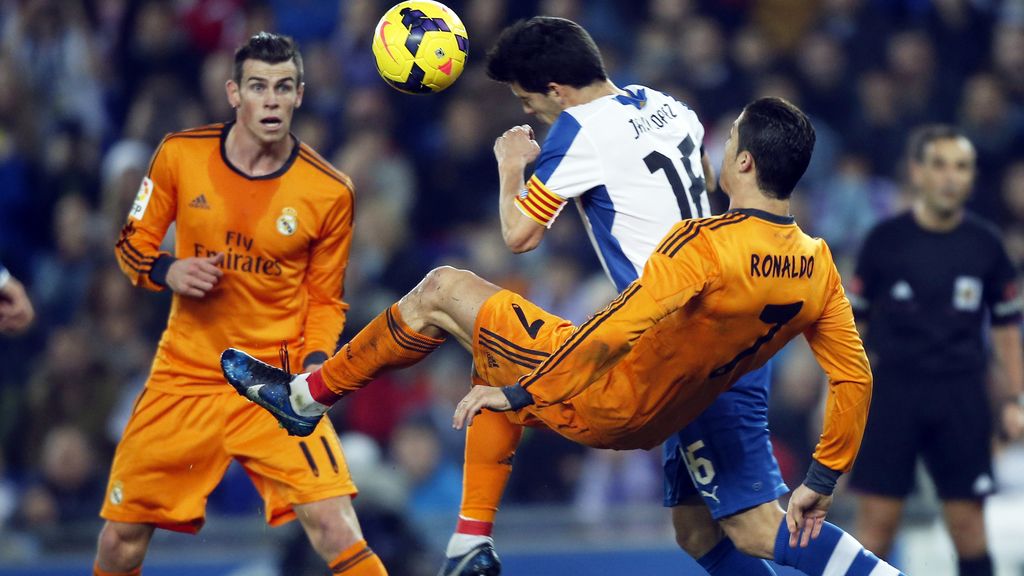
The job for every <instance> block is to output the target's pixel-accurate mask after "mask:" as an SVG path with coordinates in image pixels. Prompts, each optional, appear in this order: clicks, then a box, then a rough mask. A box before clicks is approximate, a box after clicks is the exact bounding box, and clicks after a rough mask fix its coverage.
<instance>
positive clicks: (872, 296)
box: [849, 212, 1021, 375]
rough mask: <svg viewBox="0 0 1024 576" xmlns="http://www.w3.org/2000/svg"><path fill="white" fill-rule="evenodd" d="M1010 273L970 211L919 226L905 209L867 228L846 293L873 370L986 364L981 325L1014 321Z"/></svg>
mask: <svg viewBox="0 0 1024 576" xmlns="http://www.w3.org/2000/svg"><path fill="white" fill-rule="evenodd" d="M1016 278H1017V272H1016V269H1015V268H1014V265H1013V263H1012V262H1011V261H1010V258H1009V256H1008V255H1007V253H1006V250H1005V248H1004V247H1003V243H1002V240H1001V239H1000V237H999V233H998V231H997V230H996V229H995V227H994V226H992V225H991V224H990V223H988V222H987V221H985V220H983V219H981V218H979V217H977V216H975V215H973V214H970V213H967V214H965V216H964V219H963V221H962V222H961V223H960V224H959V225H958V226H957V227H956V228H954V229H953V230H950V231H948V232H932V231H929V230H925V229H924V228H922V227H921V226H920V225H919V224H918V223H917V221H916V220H915V219H914V216H913V214H912V213H909V212H908V213H905V214H902V215H899V216H895V217H893V218H890V219H888V220H884V221H882V222H880V223H879V224H878V225H877V226H875V227H874V228H873V229H872V230H871V232H870V233H869V234H868V237H867V239H866V240H865V241H864V245H863V247H862V248H861V253H860V257H859V259H858V261H857V271H856V275H855V277H854V279H853V281H852V282H851V286H850V291H849V297H850V303H851V304H852V305H853V310H854V314H855V315H856V316H857V319H858V320H866V321H867V323H868V330H867V332H868V333H867V340H866V343H865V344H866V347H867V349H868V351H869V352H870V353H871V359H872V368H873V369H874V370H876V371H896V372H911V373H919V374H920V373H924V374H936V375H948V374H951V373H952V374H955V373H968V372H974V373H979V372H982V371H984V370H985V368H986V364H987V362H986V359H987V356H986V353H985V337H984V335H983V328H984V326H985V325H986V324H985V318H986V315H990V318H991V322H992V324H993V325H999V324H1007V323H1010V322H1020V319H1021V300H1020V297H1019V294H1018V287H1017V281H1016Z"/></svg>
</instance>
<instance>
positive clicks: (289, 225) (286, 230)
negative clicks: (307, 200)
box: [277, 207, 299, 236]
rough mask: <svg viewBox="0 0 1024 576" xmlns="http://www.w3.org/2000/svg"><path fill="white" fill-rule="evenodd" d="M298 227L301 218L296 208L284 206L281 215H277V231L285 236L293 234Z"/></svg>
mask: <svg viewBox="0 0 1024 576" xmlns="http://www.w3.org/2000/svg"><path fill="white" fill-rule="evenodd" d="M298 229H299V218H298V212H296V211H295V208H290V207H285V208H282V209H281V215H280V216H278V217H277V231H278V232H280V233H281V234H283V235H285V236H291V235H292V234H295V231H296V230H298Z"/></svg>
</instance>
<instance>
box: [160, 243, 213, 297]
mask: <svg viewBox="0 0 1024 576" xmlns="http://www.w3.org/2000/svg"><path fill="white" fill-rule="evenodd" d="M223 261H224V254H216V255H214V256H206V257H204V258H196V257H193V258H182V259H180V260H175V261H174V263H173V264H171V266H170V268H168V269H167V286H168V287H169V288H170V289H171V290H173V291H174V293H175V294H181V295H182V296H189V297H191V298H202V297H204V296H206V295H207V294H208V293H209V292H210V290H213V287H214V286H216V285H217V282H219V281H220V279H221V276H223V275H224V271H223V270H221V269H220V268H219V266H220V263H221V262H223Z"/></svg>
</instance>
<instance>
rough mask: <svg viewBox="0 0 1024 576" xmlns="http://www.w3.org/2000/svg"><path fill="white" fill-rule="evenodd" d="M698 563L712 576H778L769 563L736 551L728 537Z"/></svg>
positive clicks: (698, 559)
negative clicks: (736, 575)
mask: <svg viewBox="0 0 1024 576" xmlns="http://www.w3.org/2000/svg"><path fill="white" fill-rule="evenodd" d="M697 563H698V564H700V565H701V566H703V567H704V569H705V570H707V571H708V574H711V576H729V575H731V574H743V575H744V576H747V575H749V576H776V574H775V570H772V567H771V566H770V565H769V564H768V561H766V560H762V559H760V558H754V557H753V556H747V555H746V554H744V553H742V552H740V551H739V550H737V549H736V545H735V544H733V543H732V540H730V539H729V538H728V537H725V538H722V540H721V542H719V543H718V544H716V545H715V547H714V548H712V549H711V550H710V551H709V552H708V553H707V554H705V555H703V556H701V557H700V558H697Z"/></svg>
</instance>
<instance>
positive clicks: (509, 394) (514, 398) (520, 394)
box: [501, 383, 533, 410]
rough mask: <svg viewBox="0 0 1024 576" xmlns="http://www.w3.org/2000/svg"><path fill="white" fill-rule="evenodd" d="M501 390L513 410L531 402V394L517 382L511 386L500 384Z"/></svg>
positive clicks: (524, 406)
mask: <svg viewBox="0 0 1024 576" xmlns="http://www.w3.org/2000/svg"><path fill="white" fill-rule="evenodd" d="M501 391H502V393H504V394H505V398H506V399H508V403H509V404H510V405H511V406H512V409H513V410H519V409H520V408H526V407H527V406H529V405H531V404H533V396H532V395H531V394H530V393H529V392H527V391H526V388H523V387H522V386H520V385H519V384H518V383H517V384H515V385H512V386H502V387H501Z"/></svg>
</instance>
